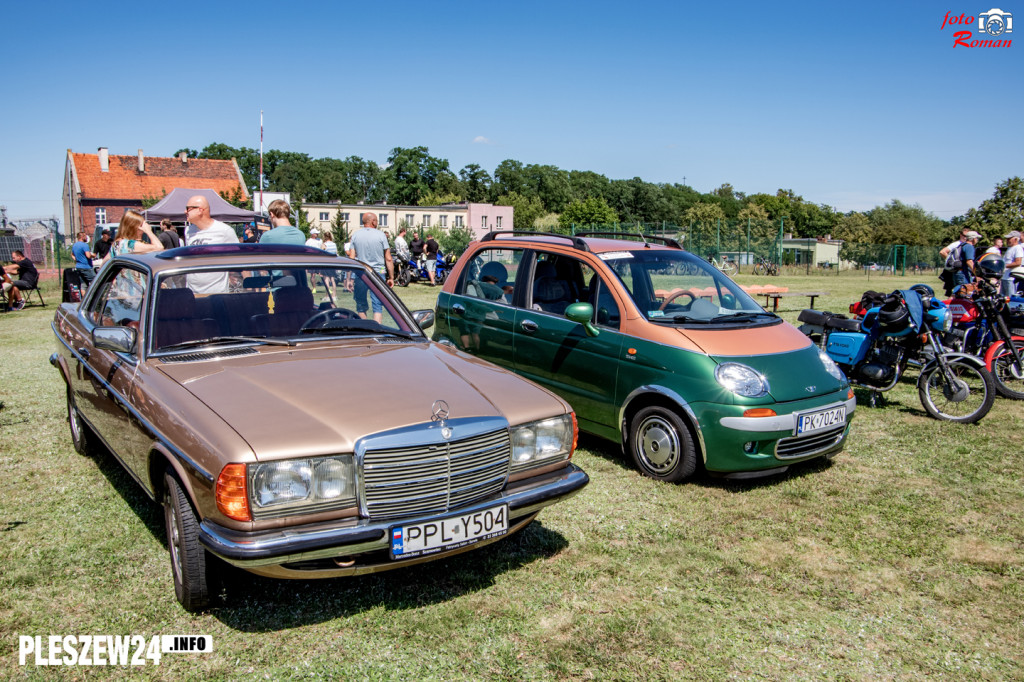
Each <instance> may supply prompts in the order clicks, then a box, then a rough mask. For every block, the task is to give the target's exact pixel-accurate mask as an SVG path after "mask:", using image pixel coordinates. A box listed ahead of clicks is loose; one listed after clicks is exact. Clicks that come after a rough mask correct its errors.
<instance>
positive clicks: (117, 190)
mask: <svg viewBox="0 0 1024 682" xmlns="http://www.w3.org/2000/svg"><path fill="white" fill-rule="evenodd" d="M71 157H72V159H73V160H74V164H75V171H76V172H77V175H78V184H79V186H80V187H81V188H82V198H83V199H128V200H132V199H134V200H141V199H143V198H144V197H155V198H160V197H162V196H163V195H165V194H169V193H170V192H171V190H172V189H175V188H177V187H185V188H189V189H212V190H215V191H217V192H232V191H233V190H234V189H235V188H236V187H238V188H239V189H241V190H242V194H243V195H244V196H245V197H246V198H248V196H249V193H248V192H247V191H246V189H245V186H244V185H243V184H242V182H241V181H240V180H239V177H238V171H237V170H236V167H235V164H234V163H233V162H231V161H219V160H215V159H189V160H188V162H187V163H182V162H181V160H180V159H178V158H165V157H159V156H146V157H144V158H145V168H146V171H145V172H144V173H140V172H139V157H138V156H135V155H133V156H120V155H115V154H111V155H110V157H109V158H110V163H109V168H110V170H108V171H106V172H104V171H101V170H100V157H99V155H98V154H75V153H72V154H71Z"/></svg>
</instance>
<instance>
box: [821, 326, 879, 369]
mask: <svg viewBox="0 0 1024 682" xmlns="http://www.w3.org/2000/svg"><path fill="white" fill-rule="evenodd" d="M870 347H871V339H870V337H869V336H868V335H867V334H857V333H854V332H832V333H831V334H829V336H828V346H827V347H826V348H825V352H826V353H828V355H829V357H830V358H832V359H833V360H835V361H836V362H838V363H840V364H843V365H851V366H852V365H856V364H857V363H858V362H860V361H861V360H863V359H864V357H865V356H866V355H867V354H868V348H870Z"/></svg>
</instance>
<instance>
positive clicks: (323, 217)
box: [320, 211, 331, 223]
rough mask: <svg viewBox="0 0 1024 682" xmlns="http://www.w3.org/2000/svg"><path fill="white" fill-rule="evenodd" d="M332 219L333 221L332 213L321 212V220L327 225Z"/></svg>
mask: <svg viewBox="0 0 1024 682" xmlns="http://www.w3.org/2000/svg"><path fill="white" fill-rule="evenodd" d="M330 219H331V214H330V213H328V212H327V211H320V220H321V221H323V222H325V223H326V222H328V221H330Z"/></svg>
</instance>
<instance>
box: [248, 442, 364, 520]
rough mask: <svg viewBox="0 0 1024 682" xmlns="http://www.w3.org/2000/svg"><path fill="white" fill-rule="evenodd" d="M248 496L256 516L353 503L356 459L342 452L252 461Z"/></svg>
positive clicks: (284, 513) (306, 511)
mask: <svg viewBox="0 0 1024 682" xmlns="http://www.w3.org/2000/svg"><path fill="white" fill-rule="evenodd" d="M249 499H250V500H251V501H252V512H253V518H257V519H258V518H272V517H276V516H285V515H286V514H295V513H302V514H308V513H312V512H320V511H328V510H331V509H341V508H344V507H351V506H354V505H355V503H356V470H355V462H354V460H353V457H352V455H340V456H336V457H310V458H305V459H286V460H281V461H278V462H261V463H260V464H250V465H249Z"/></svg>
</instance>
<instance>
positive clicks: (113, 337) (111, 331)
mask: <svg viewBox="0 0 1024 682" xmlns="http://www.w3.org/2000/svg"><path fill="white" fill-rule="evenodd" d="M92 345H93V347H94V348H98V349H100V350H112V351H114V352H115V353H134V352H135V330H134V329H132V328H131V327H96V329H93V330H92Z"/></svg>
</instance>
